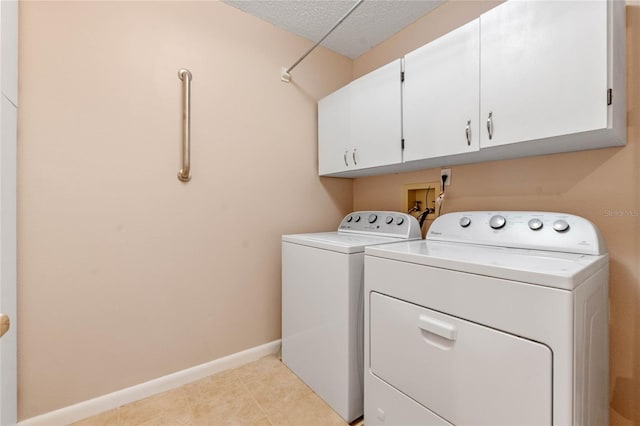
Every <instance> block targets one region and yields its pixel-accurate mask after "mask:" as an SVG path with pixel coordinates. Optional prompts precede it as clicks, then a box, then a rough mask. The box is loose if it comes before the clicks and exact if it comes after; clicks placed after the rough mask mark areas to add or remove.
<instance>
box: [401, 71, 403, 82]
mask: <svg viewBox="0 0 640 426" xmlns="http://www.w3.org/2000/svg"><path fill="white" fill-rule="evenodd" d="M400 81H401V82H402V81H404V71H400Z"/></svg>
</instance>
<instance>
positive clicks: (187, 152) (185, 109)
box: [178, 68, 193, 182]
mask: <svg viewBox="0 0 640 426" xmlns="http://www.w3.org/2000/svg"><path fill="white" fill-rule="evenodd" d="M178 78H179V79H180V80H182V91H183V97H182V168H181V169H180V171H179V172H178V179H179V180H180V181H181V182H189V181H190V180H191V79H192V78H193V77H192V76H191V72H190V71H189V70H188V69H186V68H183V69H181V70H180V71H178Z"/></svg>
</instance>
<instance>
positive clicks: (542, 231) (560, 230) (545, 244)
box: [427, 211, 607, 255]
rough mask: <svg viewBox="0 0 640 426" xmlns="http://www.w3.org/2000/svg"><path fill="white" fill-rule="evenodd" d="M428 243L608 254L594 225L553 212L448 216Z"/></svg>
mask: <svg viewBox="0 0 640 426" xmlns="http://www.w3.org/2000/svg"><path fill="white" fill-rule="evenodd" d="M427 240H436V241H451V242H465V243H470V244H482V245H492V246H500V247H514V248H526V249H533V250H550V251H562V252H567V253H582V254H596V255H599V254H604V253H606V252H607V249H606V247H605V244H604V241H603V240H602V236H601V235H600V232H599V230H598V228H596V227H595V225H594V224H593V223H591V222H589V221H588V220H587V219H584V218H582V217H580V216H575V215H571V214H565V213H552V212H522V211H506V212H487V211H479V212H460V213H448V214H445V215H442V216H440V217H438V218H437V219H436V220H435V221H434V222H433V224H432V225H431V227H430V228H429V231H428V232H427Z"/></svg>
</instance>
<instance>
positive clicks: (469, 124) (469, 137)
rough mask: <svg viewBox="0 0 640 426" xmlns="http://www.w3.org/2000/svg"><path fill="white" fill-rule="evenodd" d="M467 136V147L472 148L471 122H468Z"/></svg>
mask: <svg viewBox="0 0 640 426" xmlns="http://www.w3.org/2000/svg"><path fill="white" fill-rule="evenodd" d="M465 134H466V135H467V145H469V146H471V120H467V128H466V129H465Z"/></svg>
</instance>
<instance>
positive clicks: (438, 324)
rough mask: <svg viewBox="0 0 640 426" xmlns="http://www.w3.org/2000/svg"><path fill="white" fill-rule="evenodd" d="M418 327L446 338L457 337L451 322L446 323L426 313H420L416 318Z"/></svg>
mask: <svg viewBox="0 0 640 426" xmlns="http://www.w3.org/2000/svg"><path fill="white" fill-rule="evenodd" d="M418 328H420V329H421V330H424V331H426V332H428V333H433V334H436V335H438V336H440V337H444V338H445V339H447V340H456V339H457V338H458V331H457V330H456V327H455V326H454V325H453V324H448V323H446V322H444V321H440V320H437V319H435V318H431V317H428V316H426V315H420V317H419V318H418Z"/></svg>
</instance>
